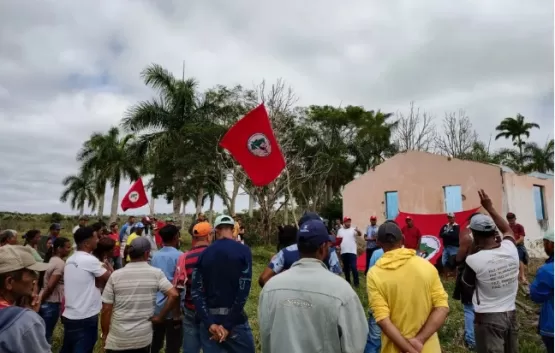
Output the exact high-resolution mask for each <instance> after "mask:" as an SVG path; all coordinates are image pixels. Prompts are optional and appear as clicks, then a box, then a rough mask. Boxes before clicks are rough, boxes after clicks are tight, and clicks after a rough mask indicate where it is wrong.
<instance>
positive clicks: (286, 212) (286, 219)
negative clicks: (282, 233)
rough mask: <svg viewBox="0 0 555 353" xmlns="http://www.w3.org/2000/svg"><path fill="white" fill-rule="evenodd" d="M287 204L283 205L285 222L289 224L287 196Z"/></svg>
mask: <svg viewBox="0 0 555 353" xmlns="http://www.w3.org/2000/svg"><path fill="white" fill-rule="evenodd" d="M284 202H285V205H283V211H284V212H285V215H284V216H283V224H289V199H288V198H285V201H284Z"/></svg>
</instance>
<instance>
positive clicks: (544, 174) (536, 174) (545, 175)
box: [528, 172, 553, 179]
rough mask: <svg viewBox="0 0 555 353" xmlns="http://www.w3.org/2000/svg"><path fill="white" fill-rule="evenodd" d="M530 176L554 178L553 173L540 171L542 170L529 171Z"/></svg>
mask: <svg viewBox="0 0 555 353" xmlns="http://www.w3.org/2000/svg"><path fill="white" fill-rule="evenodd" d="M528 176H531V177H534V178H538V179H553V174H547V173H540V172H532V173H529V174H528Z"/></svg>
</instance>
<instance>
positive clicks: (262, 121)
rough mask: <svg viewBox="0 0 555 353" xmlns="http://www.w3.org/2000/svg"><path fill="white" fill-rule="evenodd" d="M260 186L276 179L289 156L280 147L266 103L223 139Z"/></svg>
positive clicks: (221, 142)
mask: <svg viewBox="0 0 555 353" xmlns="http://www.w3.org/2000/svg"><path fill="white" fill-rule="evenodd" d="M220 146H222V147H223V148H225V149H226V150H228V151H229V153H231V155H232V156H233V158H235V160H236V161H237V162H238V163H239V164H241V166H242V167H243V169H244V170H245V173H247V175H248V176H249V178H250V179H251V181H252V183H253V184H254V185H256V186H264V185H268V184H269V183H271V182H272V181H274V180H275V179H276V178H277V177H278V176H279V174H280V173H281V171H282V170H283V168H285V158H284V157H283V154H282V153H281V151H280V149H279V145H278V143H277V141H276V138H275V136H274V131H273V130H272V126H271V124H270V119H269V117H268V113H267V112H266V108H265V107H264V104H260V105H259V106H258V107H256V108H254V109H253V110H251V111H250V112H248V113H247V115H245V116H244V117H243V118H242V119H241V120H239V121H238V122H237V123H236V124H235V125H233V126H232V127H231V128H230V129H229V130H228V131H227V132H226V134H225V135H224V137H223V138H222V140H221V141H220Z"/></svg>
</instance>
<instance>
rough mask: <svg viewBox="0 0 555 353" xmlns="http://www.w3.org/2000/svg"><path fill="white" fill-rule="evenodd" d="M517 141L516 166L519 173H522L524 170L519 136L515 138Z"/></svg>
mask: <svg viewBox="0 0 555 353" xmlns="http://www.w3.org/2000/svg"><path fill="white" fill-rule="evenodd" d="M517 141H518V153H519V155H518V166H519V169H520V170H519V171H522V169H523V168H524V161H523V159H524V156H523V153H522V140H521V139H520V136H518V137H517Z"/></svg>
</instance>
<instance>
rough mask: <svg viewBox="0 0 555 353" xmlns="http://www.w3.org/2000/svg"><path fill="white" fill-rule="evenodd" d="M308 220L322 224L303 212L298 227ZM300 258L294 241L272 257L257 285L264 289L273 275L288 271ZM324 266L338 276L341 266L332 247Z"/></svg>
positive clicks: (315, 216)
mask: <svg viewBox="0 0 555 353" xmlns="http://www.w3.org/2000/svg"><path fill="white" fill-rule="evenodd" d="M310 220H317V221H320V222H322V224H323V221H322V219H321V218H320V216H318V214H317V213H315V212H305V213H304V215H303V216H302V217H301V219H300V220H299V227H300V226H302V225H303V223H305V222H307V221H310ZM300 258H301V256H300V254H299V248H298V246H297V242H296V240H295V244H292V245H289V246H287V247H285V248H283V249H281V250H280V251H279V252H278V253H277V254H275V255H274V257H272V259H271V260H270V263H269V264H268V267H266V268H265V269H264V271H262V274H260V277H259V278H258V284H259V285H260V287H264V285H265V284H266V282H268V281H269V280H270V279H271V278H272V277H274V276H275V275H277V274H279V273H281V272H283V271H286V270H288V269H289V268H291V266H292V265H293V264H294V263H295V262H297V261H299V259H300ZM324 264H325V265H326V267H327V268H328V270H330V271H331V272H333V273H335V274H336V275H340V274H341V273H342V271H341V264H340V263H339V258H338V256H337V252H335V248H334V247H333V246H332V247H331V248H330V252H329V255H328V257H327V258H326V259H324Z"/></svg>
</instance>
